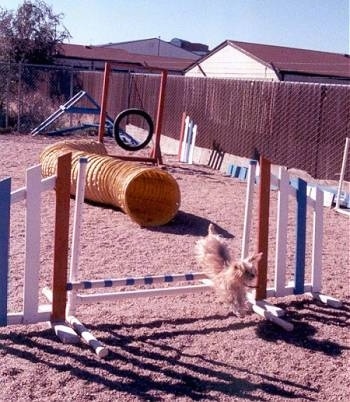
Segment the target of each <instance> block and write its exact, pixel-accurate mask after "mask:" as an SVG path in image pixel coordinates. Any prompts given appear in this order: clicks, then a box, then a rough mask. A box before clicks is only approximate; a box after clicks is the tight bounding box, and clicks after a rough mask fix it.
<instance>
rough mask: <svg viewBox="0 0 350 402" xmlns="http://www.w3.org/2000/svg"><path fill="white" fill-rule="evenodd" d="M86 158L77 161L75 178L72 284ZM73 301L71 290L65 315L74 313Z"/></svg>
mask: <svg viewBox="0 0 350 402" xmlns="http://www.w3.org/2000/svg"><path fill="white" fill-rule="evenodd" d="M87 162H88V160H87V158H80V159H79V169H78V177H77V185H76V190H75V206H74V221H73V234H72V256H71V263H70V270H69V282H73V281H75V280H76V278H77V273H78V269H79V255H80V252H81V247H80V236H81V224H82V217H83V206H84V196H85V180H86V167H87ZM75 299H76V292H75V291H74V290H72V291H71V292H69V293H68V303H67V314H68V315H72V314H74V313H75V305H76V303H75Z"/></svg>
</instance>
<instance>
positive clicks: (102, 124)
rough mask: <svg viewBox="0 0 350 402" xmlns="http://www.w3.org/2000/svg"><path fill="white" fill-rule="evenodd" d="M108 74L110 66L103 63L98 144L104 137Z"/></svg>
mask: <svg viewBox="0 0 350 402" xmlns="http://www.w3.org/2000/svg"><path fill="white" fill-rule="evenodd" d="M110 72H111V65H110V64H109V63H105V71H104V75H103V87H102V97H101V111H100V125H99V128H98V142H103V137H104V135H105V124H106V116H107V99H108V89H109V76H110Z"/></svg>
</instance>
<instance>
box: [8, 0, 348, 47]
mask: <svg viewBox="0 0 350 402" xmlns="http://www.w3.org/2000/svg"><path fill="white" fill-rule="evenodd" d="M22 2H23V1H17V0H1V3H0V6H2V7H4V8H6V9H16V8H17V6H18V5H19V4H22ZM46 3H47V4H49V5H51V6H52V7H53V10H54V11H55V13H63V14H64V18H63V24H64V25H65V26H66V28H67V29H68V30H69V32H70V33H71V35H72V39H71V40H70V43H78V44H84V45H87V44H92V45H98V44H102V43H109V42H125V41H129V40H138V39H146V38H154V37H160V38H161V39H163V40H165V41H170V40H171V39H172V38H174V37H177V38H181V39H185V40H189V41H191V42H200V43H204V44H207V45H209V47H210V49H212V48H214V47H215V46H217V45H219V44H220V43H221V42H223V41H224V40H226V39H233V40H238V41H245V42H255V43H264V44H271V45H280V46H289V47H297V48H304V49H314V50H321V51H322V50H323V51H329V52H336V53H350V49H349V46H350V45H349V41H350V39H349V29H350V28H349V20H350V0H173V1H171V0H46Z"/></svg>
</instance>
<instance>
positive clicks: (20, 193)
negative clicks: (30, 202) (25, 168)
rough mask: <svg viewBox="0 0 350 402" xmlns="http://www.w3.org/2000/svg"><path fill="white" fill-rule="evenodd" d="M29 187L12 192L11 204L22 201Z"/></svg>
mask: <svg viewBox="0 0 350 402" xmlns="http://www.w3.org/2000/svg"><path fill="white" fill-rule="evenodd" d="M26 195H27V189H26V187H22V188H19V189H18V190H16V191H12V192H11V204H15V203H16V202H20V201H23V200H25V199H26Z"/></svg>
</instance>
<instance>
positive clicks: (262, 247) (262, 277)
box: [255, 156, 271, 300]
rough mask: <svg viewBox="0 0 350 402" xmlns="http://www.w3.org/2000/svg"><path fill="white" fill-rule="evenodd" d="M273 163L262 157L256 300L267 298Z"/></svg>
mask: <svg viewBox="0 0 350 402" xmlns="http://www.w3.org/2000/svg"><path fill="white" fill-rule="evenodd" d="M270 176H271V163H270V161H269V160H267V159H265V158H264V157H262V156H261V157H260V186H259V216H258V251H259V252H262V253H263V255H262V258H261V260H260V261H259V262H258V279H257V282H258V283H257V289H256V296H255V299H256V300H262V299H265V298H266V288H267V259H268V258H267V257H268V245H269V213H270V181H271V178H270Z"/></svg>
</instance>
